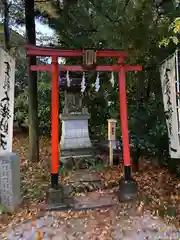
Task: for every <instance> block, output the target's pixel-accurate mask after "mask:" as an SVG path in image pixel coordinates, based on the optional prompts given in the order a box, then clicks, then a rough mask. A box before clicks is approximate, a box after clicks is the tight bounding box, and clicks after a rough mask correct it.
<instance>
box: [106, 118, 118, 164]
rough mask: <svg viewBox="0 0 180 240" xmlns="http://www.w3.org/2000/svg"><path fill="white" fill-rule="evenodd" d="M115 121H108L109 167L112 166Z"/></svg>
mask: <svg viewBox="0 0 180 240" xmlns="http://www.w3.org/2000/svg"><path fill="white" fill-rule="evenodd" d="M116 122H117V121H116V120H114V119H108V140H109V165H110V166H111V167H112V166H113V141H116Z"/></svg>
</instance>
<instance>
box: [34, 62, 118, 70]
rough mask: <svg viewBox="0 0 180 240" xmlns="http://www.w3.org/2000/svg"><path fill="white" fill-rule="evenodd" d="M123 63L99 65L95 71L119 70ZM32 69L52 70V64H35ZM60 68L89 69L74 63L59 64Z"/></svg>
mask: <svg viewBox="0 0 180 240" xmlns="http://www.w3.org/2000/svg"><path fill="white" fill-rule="evenodd" d="M121 66H122V65H118V64H115V65H112V66H109V65H107V66H97V67H96V68H95V69H94V70H93V71H97V72H112V71H113V72H118V71H119V70H120V68H121ZM30 68H31V70H32V71H52V66H51V64H47V65H33V66H31V67H30ZM59 68H60V69H61V71H67V70H68V71H72V72H84V71H88V70H87V69H84V68H83V67H82V66H73V65H69V66H68V65H59Z"/></svg>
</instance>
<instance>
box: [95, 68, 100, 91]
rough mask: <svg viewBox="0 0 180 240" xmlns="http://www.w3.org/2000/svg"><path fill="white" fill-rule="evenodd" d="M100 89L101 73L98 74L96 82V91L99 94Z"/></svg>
mask: <svg viewBox="0 0 180 240" xmlns="http://www.w3.org/2000/svg"><path fill="white" fill-rule="evenodd" d="M99 89H100V78H99V72H98V73H97V77H96V82H95V91H96V92H98V91H99Z"/></svg>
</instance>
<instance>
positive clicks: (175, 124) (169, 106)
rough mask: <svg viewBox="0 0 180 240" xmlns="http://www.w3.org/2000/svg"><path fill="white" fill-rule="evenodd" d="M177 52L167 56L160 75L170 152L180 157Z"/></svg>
mask: <svg viewBox="0 0 180 240" xmlns="http://www.w3.org/2000/svg"><path fill="white" fill-rule="evenodd" d="M176 54H177V52H176V53H175V54H173V55H172V56H170V57H169V58H167V59H166V60H165V61H163V63H162V64H161V66H160V77H161V86H162V95H163V103H164V111H165V117H166V124H167V128H168V135H169V154H170V157H171V158H180V141H179V124H180V123H179V107H180V106H179V103H178V102H179V99H178V98H179V96H178V95H179V77H178V67H177V66H178V65H177V57H176V56H177V55H176Z"/></svg>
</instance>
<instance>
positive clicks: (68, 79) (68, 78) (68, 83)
mask: <svg viewBox="0 0 180 240" xmlns="http://www.w3.org/2000/svg"><path fill="white" fill-rule="evenodd" d="M66 81H67V86H68V87H70V86H71V79H70V77H69V71H67V72H66Z"/></svg>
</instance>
